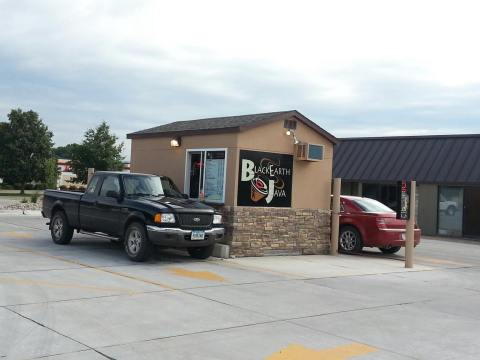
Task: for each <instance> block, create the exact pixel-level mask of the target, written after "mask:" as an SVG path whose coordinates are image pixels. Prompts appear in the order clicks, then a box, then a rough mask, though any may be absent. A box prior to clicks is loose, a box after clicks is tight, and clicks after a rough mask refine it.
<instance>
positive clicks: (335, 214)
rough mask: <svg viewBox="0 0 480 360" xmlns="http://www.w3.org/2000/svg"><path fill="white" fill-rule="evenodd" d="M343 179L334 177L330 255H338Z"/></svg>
mask: <svg viewBox="0 0 480 360" xmlns="http://www.w3.org/2000/svg"><path fill="white" fill-rule="evenodd" d="M341 186H342V179H339V178H335V179H333V198H332V224H331V225H332V231H331V238H330V255H338V234H339V227H340V189H341Z"/></svg>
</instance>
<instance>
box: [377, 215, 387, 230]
mask: <svg viewBox="0 0 480 360" xmlns="http://www.w3.org/2000/svg"><path fill="white" fill-rule="evenodd" d="M377 227H378V228H379V229H386V228H387V224H386V223H385V219H382V218H377Z"/></svg>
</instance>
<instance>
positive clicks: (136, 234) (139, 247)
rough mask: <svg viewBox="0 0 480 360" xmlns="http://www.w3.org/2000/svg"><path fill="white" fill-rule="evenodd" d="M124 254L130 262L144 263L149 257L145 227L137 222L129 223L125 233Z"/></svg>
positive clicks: (148, 244) (149, 248) (149, 247)
mask: <svg viewBox="0 0 480 360" xmlns="http://www.w3.org/2000/svg"><path fill="white" fill-rule="evenodd" d="M124 239H125V240H124V243H125V252H126V253H127V255H128V257H129V258H130V260H132V261H139V262H141V261H145V260H147V259H148V258H149V257H150V254H151V244H150V241H149V240H148V237H147V232H146V231H145V226H143V224H140V223H138V222H134V223H131V224H130V225H129V226H128V228H127V230H126V231H125V237H124Z"/></svg>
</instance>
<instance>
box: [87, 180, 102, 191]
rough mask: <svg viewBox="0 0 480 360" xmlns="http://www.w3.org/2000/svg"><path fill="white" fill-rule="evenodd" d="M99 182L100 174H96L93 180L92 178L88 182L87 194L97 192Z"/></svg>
mask: <svg viewBox="0 0 480 360" xmlns="http://www.w3.org/2000/svg"><path fill="white" fill-rule="evenodd" d="M99 182H100V176H94V177H93V178H92V180H90V184H88V187H87V194H95V193H97V192H98V185H99Z"/></svg>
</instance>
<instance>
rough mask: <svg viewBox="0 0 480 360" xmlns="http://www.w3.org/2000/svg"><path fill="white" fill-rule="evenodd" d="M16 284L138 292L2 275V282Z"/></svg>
mask: <svg viewBox="0 0 480 360" xmlns="http://www.w3.org/2000/svg"><path fill="white" fill-rule="evenodd" d="M2 283H4V284H14V285H27V286H40V287H53V288H68V289H82V290H91V291H101V292H109V293H110V292H120V293H122V294H128V295H134V294H136V292H134V291H132V290H129V289H123V288H117V287H99V286H93V285H84V284H75V283H61V282H54V281H45V280H31V279H20V278H15V277H5V276H3V277H1V276H0V284H2Z"/></svg>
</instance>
